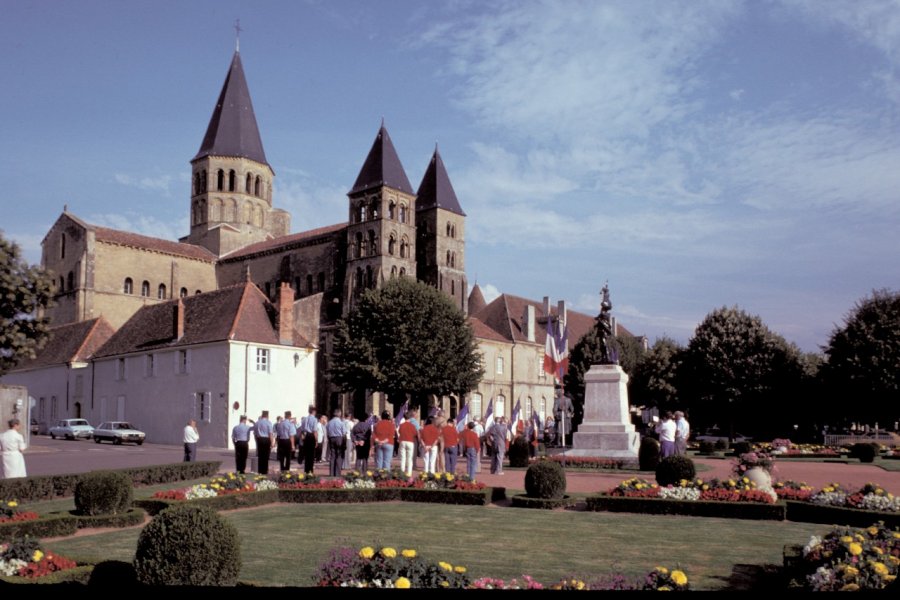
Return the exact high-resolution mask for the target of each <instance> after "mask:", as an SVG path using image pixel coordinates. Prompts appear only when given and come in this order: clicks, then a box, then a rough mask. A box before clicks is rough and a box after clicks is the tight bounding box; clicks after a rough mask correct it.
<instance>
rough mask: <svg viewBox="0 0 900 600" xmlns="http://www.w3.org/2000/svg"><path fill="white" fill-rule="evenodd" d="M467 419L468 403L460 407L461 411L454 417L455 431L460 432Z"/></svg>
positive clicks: (464, 426)
mask: <svg viewBox="0 0 900 600" xmlns="http://www.w3.org/2000/svg"><path fill="white" fill-rule="evenodd" d="M468 418H469V403H468V402H466V405H465V406H463V407H462V410H461V411H459V414H458V415H456V430H457V431H462V430H463V429H465V428H466V421H467V420H468Z"/></svg>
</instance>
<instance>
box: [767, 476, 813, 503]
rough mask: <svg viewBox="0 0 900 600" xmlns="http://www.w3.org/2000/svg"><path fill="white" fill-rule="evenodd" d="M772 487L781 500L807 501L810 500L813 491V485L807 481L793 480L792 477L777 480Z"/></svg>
mask: <svg viewBox="0 0 900 600" xmlns="http://www.w3.org/2000/svg"><path fill="white" fill-rule="evenodd" d="M772 488H773V489H774V490H775V494H777V495H778V499H779V500H798V501H805V500H809V498H810V497H811V496H812V493H813V489H812V487H811V486H809V485H806V482H804V481H793V480H791V479H788V480H786V481H776V482H775V483H773V484H772Z"/></svg>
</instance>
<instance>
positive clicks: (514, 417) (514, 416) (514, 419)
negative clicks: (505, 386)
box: [509, 398, 522, 437]
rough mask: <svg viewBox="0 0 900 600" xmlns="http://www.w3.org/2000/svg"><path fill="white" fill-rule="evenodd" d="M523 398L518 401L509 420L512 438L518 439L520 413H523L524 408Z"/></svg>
mask: <svg viewBox="0 0 900 600" xmlns="http://www.w3.org/2000/svg"><path fill="white" fill-rule="evenodd" d="M520 401H521V398H519V399H518V400H516V407H515V408H514V409H513V411H512V416H511V417H510V418H509V434H510V436H511V437H516V426H517V425H518V424H519V413H520V412H521V411H522V407H521V406H520V404H519V403H520Z"/></svg>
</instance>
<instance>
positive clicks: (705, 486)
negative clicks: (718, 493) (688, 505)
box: [703, 483, 709, 492]
mask: <svg viewBox="0 0 900 600" xmlns="http://www.w3.org/2000/svg"><path fill="white" fill-rule="evenodd" d="M708 489H709V485H707V484H705V483H704V484H703V491H704V492H705V491H706V490H708Z"/></svg>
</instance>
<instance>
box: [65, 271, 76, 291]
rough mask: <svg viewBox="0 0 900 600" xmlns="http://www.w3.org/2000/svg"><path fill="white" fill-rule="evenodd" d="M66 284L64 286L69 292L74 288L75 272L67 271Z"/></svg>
mask: <svg viewBox="0 0 900 600" xmlns="http://www.w3.org/2000/svg"><path fill="white" fill-rule="evenodd" d="M66 284H67V285H66V288H67V289H68V290H69V291H70V292H71V291H72V290H74V289H75V273H73V272H72V271H69V278H68V281H67V282H66Z"/></svg>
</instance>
